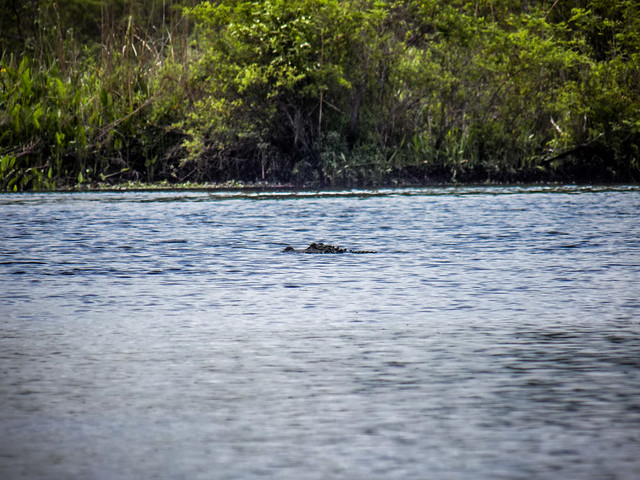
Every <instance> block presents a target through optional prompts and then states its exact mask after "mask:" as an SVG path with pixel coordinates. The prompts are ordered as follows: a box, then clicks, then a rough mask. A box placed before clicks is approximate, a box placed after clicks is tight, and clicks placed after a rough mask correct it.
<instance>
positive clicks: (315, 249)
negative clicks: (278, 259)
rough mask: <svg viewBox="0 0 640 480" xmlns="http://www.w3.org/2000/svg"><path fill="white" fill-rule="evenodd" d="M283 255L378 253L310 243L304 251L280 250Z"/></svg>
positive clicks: (293, 249) (287, 248)
mask: <svg viewBox="0 0 640 480" xmlns="http://www.w3.org/2000/svg"><path fill="white" fill-rule="evenodd" d="M282 251H283V252H285V253H378V252H375V251H373V250H347V249H346V248H342V247H336V246H334V245H325V244H324V243H315V242H314V243H312V244H311V245H309V246H308V247H307V248H305V249H295V248H293V247H286V248H285V249H284V250H282Z"/></svg>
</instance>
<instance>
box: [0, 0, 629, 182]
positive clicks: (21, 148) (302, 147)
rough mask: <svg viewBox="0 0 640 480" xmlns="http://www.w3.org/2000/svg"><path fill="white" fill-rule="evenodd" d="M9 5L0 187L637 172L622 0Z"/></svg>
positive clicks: (605, 178)
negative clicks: (614, 0) (615, 0)
mask: <svg viewBox="0 0 640 480" xmlns="http://www.w3.org/2000/svg"><path fill="white" fill-rule="evenodd" d="M19 3H20V2H19ZM15 5H17V4H16V3H15V2H8V3H7V2H5V4H2V5H0V18H1V19H2V20H1V21H0V33H1V36H0V38H1V41H2V45H1V46H2V48H1V49H0V189H1V190H3V191H24V190H54V189H79V188H96V187H100V188H105V187H106V186H114V185H118V184H121V183H125V184H126V183H128V182H129V183H131V182H133V183H137V182H143V183H155V182H163V181H166V182H168V183H169V184H175V185H184V184H187V182H189V183H207V182H209V183H215V184H224V183H225V182H243V183H268V184H286V185H292V186H307V187H317V186H325V187H327V186H343V187H345V186H346V187H356V186H364V187H368V186H396V185H409V184H411V185H424V184H433V183H452V182H454V183H470V182H471V183H508V182H525V183H531V182H573V183H605V182H617V183H637V182H638V181H639V180H640V75H638V66H639V65H640V33H638V32H640V5H639V4H638V2H636V1H633V0H623V1H618V2H611V1H608V0H568V1H563V2H525V1H519V0H518V1H512V0H496V1H492V2H467V1H462V0H453V1H447V2H445V1H438V0H426V1H422V0H421V1H417V0H403V1H373V0H352V1H348V2H343V1H338V0H322V1H311V0H267V1H264V2H250V1H242V0H224V1H220V2H199V1H196V0H165V1H162V2H160V1H159V0H142V1H138V2H133V1H126V2H116V1H103V2H85V1H81V0H58V1H53V0H40V1H35V2H22V3H21V4H20V5H18V6H16V7H15V8H14V6H15ZM96 24H97V26H98V27H99V28H96Z"/></svg>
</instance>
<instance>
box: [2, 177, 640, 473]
mask: <svg viewBox="0 0 640 480" xmlns="http://www.w3.org/2000/svg"><path fill="white" fill-rule="evenodd" d="M639 207H640V190H639V189H638V188H635V187H618V188H579V187H569V188H568V187H562V188H560V187H536V188H522V187H511V188H475V187H474V188H457V189H455V188H442V189H438V188H434V189H411V190H390V191H351V192H321V193H310V192H286V191H279V192H258V191H256V192H249V193H247V192H244V193H238V192H207V191H202V192H154V193H143V192H139V193H116V192H114V193H82V194H24V195H0V220H1V222H2V230H1V232H0V281H1V284H2V293H1V294H0V372H1V375H0V433H1V434H0V477H1V478H8V479H20V478H25V479H27V478H28V479H32V478H45V479H68V478H83V479H138V478H145V479H146V478H162V479H164V478H166V479H174V478H185V479H199V478H202V479H211V478H216V479H218V478H220V479H236V478H237V479H247V478H259V477H264V478H278V479H301V478H303V479H327V478H350V479H390V478H402V479H405V478H439V479H478V478H487V479H489V478H491V479H494V478H507V479H512V478H513V479H531V478H545V479H557V478H581V479H602V478H616V479H618V478H619V479H632V478H637V472H638V471H640V457H639V456H638V452H639V451H640V433H639V432H640V407H639V405H640V403H639V401H638V399H639V398H640V337H639V333H640V320H639V319H640V315H639V312H640V300H639V297H638V294H637V292H638V285H639V283H640V282H639V280H640V222H639V221H638V212H639ZM311 241H323V242H327V243H332V244H339V245H342V246H345V247H348V248H352V249H364V250H377V251H378V252H379V253H377V254H375V255H348V254H344V255H286V254H282V253H281V250H282V248H283V247H284V246H286V245H294V246H296V247H298V248H302V247H305V246H306V245H308V244H309V243H310V242H311Z"/></svg>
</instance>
